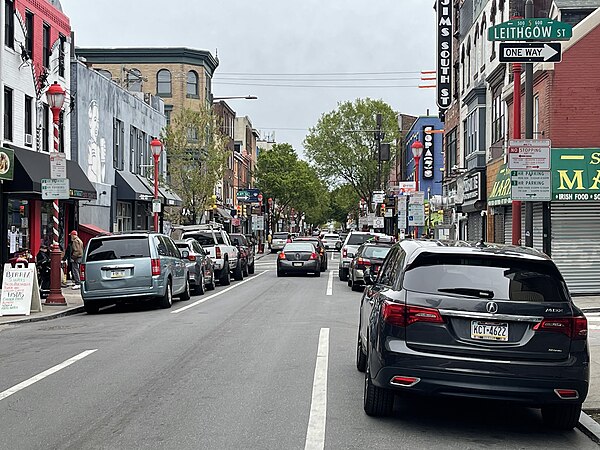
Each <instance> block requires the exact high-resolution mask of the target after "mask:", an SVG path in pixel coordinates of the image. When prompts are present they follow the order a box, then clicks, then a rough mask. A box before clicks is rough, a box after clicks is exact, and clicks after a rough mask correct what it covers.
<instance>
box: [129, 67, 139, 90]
mask: <svg viewBox="0 0 600 450" xmlns="http://www.w3.org/2000/svg"><path fill="white" fill-rule="evenodd" d="M125 79H126V84H127V90H129V91H131V92H142V72H140V71H139V70H138V69H129V70H127V75H126V77H125Z"/></svg>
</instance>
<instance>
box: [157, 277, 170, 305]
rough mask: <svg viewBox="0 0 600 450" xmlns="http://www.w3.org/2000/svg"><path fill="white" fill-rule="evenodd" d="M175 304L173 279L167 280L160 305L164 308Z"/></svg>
mask: <svg viewBox="0 0 600 450" xmlns="http://www.w3.org/2000/svg"><path fill="white" fill-rule="evenodd" d="M172 305H173V288H172V287H171V279H170V278H169V281H167V288H166V289H165V295H163V296H162V297H160V298H159V300H158V306H160V307H161V308H163V309H168V308H170V307H171V306H172Z"/></svg>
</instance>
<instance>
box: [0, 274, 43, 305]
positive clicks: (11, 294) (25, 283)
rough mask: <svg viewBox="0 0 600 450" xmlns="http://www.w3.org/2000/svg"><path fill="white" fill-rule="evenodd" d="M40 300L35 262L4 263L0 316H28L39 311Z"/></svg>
mask: <svg viewBox="0 0 600 450" xmlns="http://www.w3.org/2000/svg"><path fill="white" fill-rule="evenodd" d="M41 310H42V301H41V298H40V287H39V284H38V279H37V270H36V268H35V264H29V265H28V266H27V267H26V266H25V265H24V264H16V265H15V267H12V265H11V264H4V275H3V278H2V296H1V297H0V316H23V315H25V316H28V315H29V314H30V313H31V311H41Z"/></svg>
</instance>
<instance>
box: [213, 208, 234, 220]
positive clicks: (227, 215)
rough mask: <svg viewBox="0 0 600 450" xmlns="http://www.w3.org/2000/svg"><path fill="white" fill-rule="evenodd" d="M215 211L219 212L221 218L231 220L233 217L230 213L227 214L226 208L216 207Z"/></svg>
mask: <svg viewBox="0 0 600 450" xmlns="http://www.w3.org/2000/svg"><path fill="white" fill-rule="evenodd" d="M217 213H219V215H220V216H221V217H222V218H223V219H225V220H231V219H233V217H232V216H231V214H229V211H227V210H226V209H223V208H217Z"/></svg>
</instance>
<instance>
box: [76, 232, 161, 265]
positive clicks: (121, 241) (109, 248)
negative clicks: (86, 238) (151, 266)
mask: <svg viewBox="0 0 600 450" xmlns="http://www.w3.org/2000/svg"><path fill="white" fill-rule="evenodd" d="M148 257H150V246H149V245H148V237H147V236H139V237H138V236H135V237H117V238H111V239H92V240H91V241H90V244H89V248H88V252H87V258H86V261H87V262H94V261H110V260H113V259H127V258H148Z"/></svg>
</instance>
